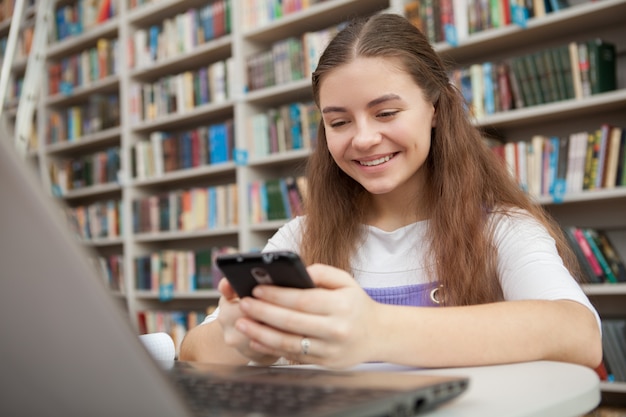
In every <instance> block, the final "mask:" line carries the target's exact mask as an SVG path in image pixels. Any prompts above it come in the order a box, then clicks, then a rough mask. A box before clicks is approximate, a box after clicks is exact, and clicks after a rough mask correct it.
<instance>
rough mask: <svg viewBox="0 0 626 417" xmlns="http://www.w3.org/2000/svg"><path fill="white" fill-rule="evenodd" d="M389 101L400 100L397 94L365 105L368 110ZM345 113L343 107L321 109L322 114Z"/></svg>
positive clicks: (382, 97) (385, 96) (388, 95)
mask: <svg viewBox="0 0 626 417" xmlns="http://www.w3.org/2000/svg"><path fill="white" fill-rule="evenodd" d="M391 100H400V96H399V95H397V94H385V95H383V96H380V97H378V98H375V99H374V100H372V101H370V102H369V103H367V108H368V109H370V108H372V107H374V106H377V105H379V104H381V103H384V102H386V101H391ZM345 111H346V108H345V107H339V106H328V107H324V108H323V109H322V113H333V112H339V113H342V112H345Z"/></svg>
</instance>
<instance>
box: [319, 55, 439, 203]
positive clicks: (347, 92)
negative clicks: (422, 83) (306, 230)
mask: <svg viewBox="0 0 626 417" xmlns="http://www.w3.org/2000/svg"><path fill="white" fill-rule="evenodd" d="M319 97H320V108H321V111H322V118H323V121H324V127H325V131H326V139H327V142H328V149H329V151H330V153H331V155H332V156H333V159H334V160H335V162H336V163H337V165H339V167H340V168H341V169H342V170H343V171H344V172H345V173H346V174H348V175H349V176H350V177H352V178H353V179H354V180H355V181H358V182H359V183H360V184H361V185H362V186H363V187H365V189H367V190H368V191H369V192H370V193H372V194H375V195H376V194H379V195H380V194H388V193H392V192H393V193H401V194H404V195H405V196H406V197H409V196H413V195H415V193H416V191H417V190H416V188H418V187H419V184H421V177H422V175H423V174H420V167H421V166H422V164H423V163H424V161H425V160H426V157H427V156H428V152H429V150H430V134H431V128H432V127H434V123H435V122H434V115H435V108H434V106H433V105H432V104H431V103H430V102H428V101H426V100H425V99H424V97H423V94H422V90H421V89H420V88H419V87H418V86H417V84H415V82H414V81H413V79H412V78H411V77H410V76H409V75H408V74H407V73H406V72H405V71H404V70H403V69H401V66H400V61H399V60H397V59H389V58H357V59H355V60H354V61H352V62H351V63H349V64H346V65H342V66H340V67H337V68H336V69H334V70H332V71H331V72H329V73H328V74H327V75H326V77H325V78H324V79H323V81H322V83H321V85H320V92H319Z"/></svg>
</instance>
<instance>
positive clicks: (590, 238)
mask: <svg viewBox="0 0 626 417" xmlns="http://www.w3.org/2000/svg"><path fill="white" fill-rule="evenodd" d="M581 230H582V232H583V235H584V236H585V238H586V239H587V242H588V244H589V247H590V248H591V251H592V253H593V256H594V257H595V258H596V261H597V262H598V264H599V265H600V268H602V274H603V275H604V280H605V281H607V282H612V283H616V282H617V278H616V277H615V274H614V273H613V269H611V267H610V266H609V263H608V262H607V260H606V258H605V256H604V254H603V253H602V251H601V250H600V248H599V246H598V244H597V243H596V240H595V231H594V230H593V229H590V228H584V229H581Z"/></svg>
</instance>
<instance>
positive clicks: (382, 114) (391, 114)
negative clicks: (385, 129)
mask: <svg viewBox="0 0 626 417" xmlns="http://www.w3.org/2000/svg"><path fill="white" fill-rule="evenodd" d="M398 113H400V111H399V110H385V111H381V112H380V113H378V114H377V115H376V117H377V118H379V119H390V118H392V117H394V116H395V115H396V114H398Z"/></svg>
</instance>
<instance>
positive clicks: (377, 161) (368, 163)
mask: <svg viewBox="0 0 626 417" xmlns="http://www.w3.org/2000/svg"><path fill="white" fill-rule="evenodd" d="M394 156H396V154H395V153H392V154H389V155H386V156H383V157H382V158H378V159H372V160H371V161H358V162H359V164H361V166H365V167H375V166H377V165H380V164H384V163H385V162H389V161H390V160H391V159H392V158H393V157H394Z"/></svg>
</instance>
